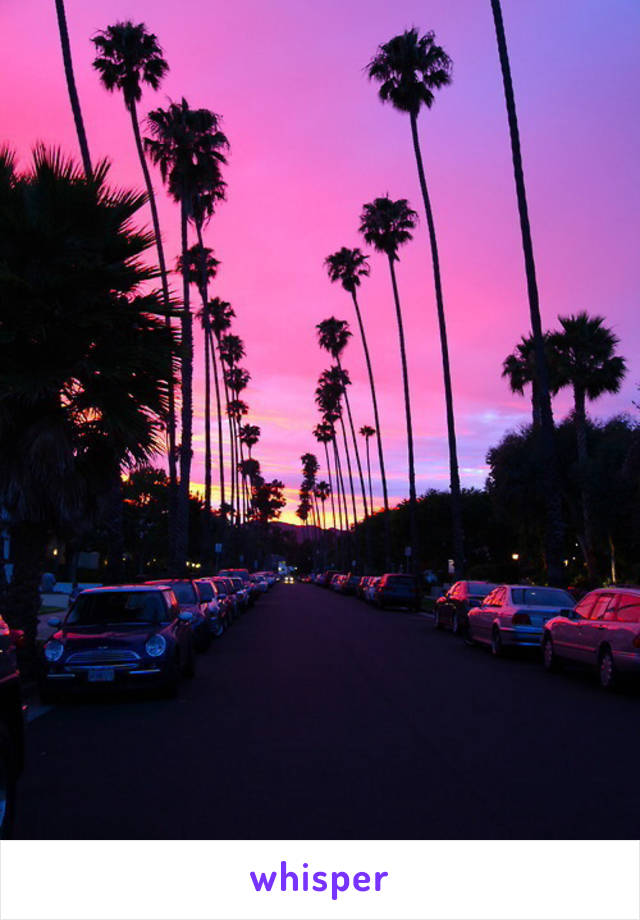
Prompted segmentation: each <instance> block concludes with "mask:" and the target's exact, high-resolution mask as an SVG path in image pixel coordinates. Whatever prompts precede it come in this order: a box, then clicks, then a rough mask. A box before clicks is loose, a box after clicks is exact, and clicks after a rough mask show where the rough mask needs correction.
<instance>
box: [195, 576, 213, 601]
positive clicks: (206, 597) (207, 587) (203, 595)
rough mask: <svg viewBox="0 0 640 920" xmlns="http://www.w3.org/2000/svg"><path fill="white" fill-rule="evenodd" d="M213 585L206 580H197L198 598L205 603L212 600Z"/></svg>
mask: <svg viewBox="0 0 640 920" xmlns="http://www.w3.org/2000/svg"><path fill="white" fill-rule="evenodd" d="M213 591H214V588H213V585H212V584H211V583H210V582H208V581H199V582H198V594H199V595H200V600H201V601H204V602H205V603H207V602H208V601H212V600H213Z"/></svg>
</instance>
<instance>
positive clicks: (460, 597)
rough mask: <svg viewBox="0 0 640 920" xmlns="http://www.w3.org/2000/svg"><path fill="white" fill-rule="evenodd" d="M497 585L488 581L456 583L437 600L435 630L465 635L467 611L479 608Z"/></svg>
mask: <svg viewBox="0 0 640 920" xmlns="http://www.w3.org/2000/svg"><path fill="white" fill-rule="evenodd" d="M494 588H497V585H492V584H490V583H489V582H488V581H457V582H456V583H455V584H454V585H452V586H451V587H450V588H449V590H448V591H447V592H446V593H445V594H443V595H442V596H441V597H439V598H438V600H437V601H436V605H435V611H434V626H435V628H436V629H443V628H444V629H450V630H451V631H452V632H453V633H455V635H457V636H460V635H466V633H467V629H468V616H469V611H470V610H471V609H472V608H473V607H479V606H480V605H481V604H482V602H483V600H484V599H485V597H486V596H487V595H488V594H490V593H491V592H492V591H493V590H494Z"/></svg>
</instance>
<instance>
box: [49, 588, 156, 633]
mask: <svg viewBox="0 0 640 920" xmlns="http://www.w3.org/2000/svg"><path fill="white" fill-rule="evenodd" d="M165 616H166V605H165V602H164V600H163V593H162V592H161V591H105V592H104V594H80V595H79V597H78V599H77V600H76V602H75V604H74V605H73V607H72V608H71V610H70V611H69V615H68V616H67V618H66V620H65V625H66V626H124V625H137V624H138V623H140V624H143V623H149V624H151V623H159V622H161V621H162V619H163V618H164V617H165Z"/></svg>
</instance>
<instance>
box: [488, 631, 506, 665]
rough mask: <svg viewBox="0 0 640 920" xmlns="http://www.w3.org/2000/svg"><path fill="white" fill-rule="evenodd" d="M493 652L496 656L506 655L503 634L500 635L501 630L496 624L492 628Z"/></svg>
mask: <svg viewBox="0 0 640 920" xmlns="http://www.w3.org/2000/svg"><path fill="white" fill-rule="evenodd" d="M491 654H492V655H493V656H494V658H502V657H504V645H503V642H502V636H501V635H500V630H499V629H498V627H497V626H494V627H493V629H492V630H491Z"/></svg>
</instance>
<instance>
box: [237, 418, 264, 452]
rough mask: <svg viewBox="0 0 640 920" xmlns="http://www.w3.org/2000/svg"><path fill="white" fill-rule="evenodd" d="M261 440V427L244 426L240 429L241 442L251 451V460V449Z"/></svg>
mask: <svg viewBox="0 0 640 920" xmlns="http://www.w3.org/2000/svg"><path fill="white" fill-rule="evenodd" d="M259 440H260V426H259V425H243V426H242V428H241V429H240V441H241V443H242V444H244V446H245V447H246V448H247V450H248V451H249V459H251V449H252V448H253V447H255V445H256V444H257V443H258V441H259Z"/></svg>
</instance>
